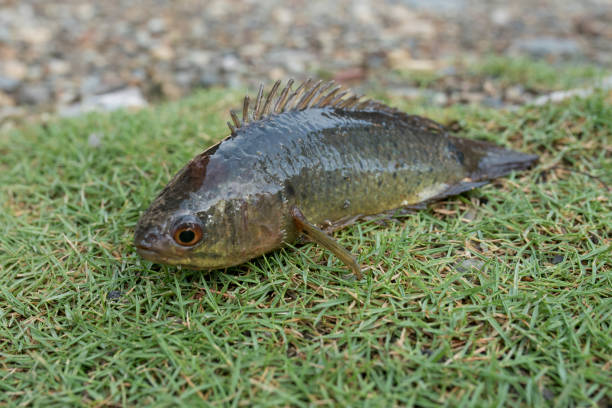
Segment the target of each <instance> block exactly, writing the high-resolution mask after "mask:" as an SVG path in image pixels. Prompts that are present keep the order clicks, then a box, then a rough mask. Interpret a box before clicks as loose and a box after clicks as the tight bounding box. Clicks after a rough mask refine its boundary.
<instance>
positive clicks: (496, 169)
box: [453, 137, 539, 181]
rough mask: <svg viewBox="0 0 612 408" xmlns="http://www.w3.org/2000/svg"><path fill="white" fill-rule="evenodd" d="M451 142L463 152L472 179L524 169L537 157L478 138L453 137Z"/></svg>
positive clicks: (489, 178)
mask: <svg viewBox="0 0 612 408" xmlns="http://www.w3.org/2000/svg"><path fill="white" fill-rule="evenodd" d="M453 142H454V144H455V145H456V146H457V148H458V149H459V150H460V151H461V152H462V153H463V157H465V160H466V166H467V168H468V170H469V171H470V172H471V174H470V177H471V179H472V180H474V181H479V180H491V179H494V178H497V177H501V176H505V175H506V174H508V173H510V172H511V171H513V170H525V169H527V168H529V167H531V166H532V165H533V164H534V163H535V162H536V161H537V160H538V159H539V157H538V156H537V155H535V154H526V153H521V152H517V151H516V150H510V149H506V148H503V147H500V146H498V145H495V144H493V143H489V142H483V141H480V140H470V139H462V138H454V137H453Z"/></svg>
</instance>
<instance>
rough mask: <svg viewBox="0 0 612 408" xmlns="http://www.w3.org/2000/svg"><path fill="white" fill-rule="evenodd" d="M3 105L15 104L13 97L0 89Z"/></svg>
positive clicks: (0, 99)
mask: <svg viewBox="0 0 612 408" xmlns="http://www.w3.org/2000/svg"><path fill="white" fill-rule="evenodd" d="M2 106H15V101H14V100H13V98H11V97H10V96H8V95H7V94H5V93H4V92H2V91H0V107H2Z"/></svg>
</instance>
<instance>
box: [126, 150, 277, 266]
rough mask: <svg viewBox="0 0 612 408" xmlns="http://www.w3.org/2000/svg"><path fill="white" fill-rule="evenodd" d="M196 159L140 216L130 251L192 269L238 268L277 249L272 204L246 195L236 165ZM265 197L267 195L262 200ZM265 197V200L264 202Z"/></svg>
mask: <svg viewBox="0 0 612 408" xmlns="http://www.w3.org/2000/svg"><path fill="white" fill-rule="evenodd" d="M206 153H207V152H205V153H203V154H201V155H199V156H196V157H195V158H194V159H193V160H191V162H189V164H187V166H185V167H184V168H183V169H182V170H181V171H180V172H179V173H178V174H177V175H176V176H175V177H174V178H173V179H172V181H170V183H169V184H168V185H167V186H166V187H165V188H164V189H163V190H162V191H161V193H160V194H159V195H158V196H157V198H156V199H155V200H154V201H153V203H152V204H151V206H150V207H149V208H148V209H147V210H146V211H145V212H144V213H143V214H142V216H141V218H140V219H139V221H138V224H137V225H136V229H135V232H134V246H135V247H136V250H137V252H138V253H139V254H140V255H141V256H142V257H143V258H145V259H147V260H150V261H153V262H156V263H164V264H169V265H181V266H184V267H187V268H190V269H200V270H209V269H219V268H226V267H230V266H234V265H238V264H241V263H243V262H246V261H248V260H249V259H252V258H254V257H256V256H259V255H261V254H263V253H265V252H267V251H269V250H271V249H274V248H276V247H278V245H280V243H281V241H282V239H283V238H284V235H283V233H284V231H283V230H282V225H280V222H281V221H279V217H275V216H273V215H272V214H271V212H272V211H273V210H274V209H276V208H277V206H276V205H275V204H276V203H277V202H276V201H275V200H272V202H270V200H269V199H268V200H266V199H265V197H264V198H262V197H259V196H257V195H254V194H252V193H244V192H245V191H246V190H245V189H246V188H248V185H246V184H241V183H238V182H236V179H237V178H239V177H236V176H235V174H233V173H232V172H233V170H232V169H237V167H238V165H237V163H236V162H232V163H228V162H227V161H223V160H220V159H212V158H211V157H210V156H209V155H208V154H206ZM266 197H267V196H266ZM268 198H269V197H268Z"/></svg>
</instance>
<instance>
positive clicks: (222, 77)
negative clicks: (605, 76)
mask: <svg viewBox="0 0 612 408" xmlns="http://www.w3.org/2000/svg"><path fill="white" fill-rule="evenodd" d="M491 56H495V57H491ZM478 58H481V59H482V58H488V60H487V61H488V63H492V62H491V61H496V60H495V58H498V59H497V63H502V64H505V63H507V61H513V60H515V59H516V60H519V61H520V59H521V58H530V59H534V58H535V59H541V60H542V61H544V62H546V63H547V64H552V65H554V64H559V63H566V62H567V61H579V62H581V63H583V62H587V63H589V64H592V65H594V66H602V67H609V66H612V0H584V1H580V2H578V1H562V0H557V1H554V0H550V1H546V0H515V1H512V2H508V1H475V0H340V1H317V0H307V1H302V0H291V1H280V0H265V1H262V0H258V1H250V0H209V1H205V0H182V1H170V0H168V1H162V0H105V1H91V0H66V1H51V0H0V120H7V119H11V118H16V117H24V116H25V117H27V116H28V115H32V114H34V113H40V112H56V113H59V114H60V115H66V116H68V115H74V114H79V113H81V112H84V111H88V110H92V109H109V110H110V109H114V108H115V107H120V106H144V105H146V104H150V103H153V102H156V101H160V100H168V99H170V100H171V99H176V98H180V97H182V96H184V95H187V94H190V93H192V92H194V91H195V90H197V89H201V88H207V87H212V86H227V87H232V88H236V87H240V88H242V87H251V89H252V87H254V85H255V84H256V83H259V82H266V83H269V82H271V81H272V80H275V79H286V78H289V77H295V78H297V79H303V78H305V77H308V76H316V77H322V78H326V79H332V78H333V79H336V80H338V81H339V82H341V83H344V84H347V85H350V86H354V87H356V88H357V89H359V90H366V91H367V90H369V89H380V87H384V88H385V89H391V90H392V91H393V92H395V93H397V94H398V95H401V96H403V97H407V98H410V97H413V96H414V95H420V96H422V93H423V92H424V91H423V89H422V88H423V87H422V86H421V85H422V82H423V81H422V79H423V78H424V77H426V78H430V79H431V81H430V82H429V83H428V85H430V86H428V87H427V88H428V89H427V91H426V92H428V93H427V96H428V98H429V99H430V100H431V101H432V103H435V104H439V105H447V104H451V103H457V102H460V103H484V104H488V105H492V106H497V105H499V106H503V105H504V104H506V103H521V102H524V100H527V99H529V98H533V97H534V96H536V95H537V94H538V92H539V91H540V90H539V89H538V86H537V84H534V85H533V87H525V86H523V85H521V86H514V87H513V86H512V85H511V84H509V85H508V84H506V85H507V86H506V85H503V86H501V85H499V86H498V85H497V84H493V85H491V84H490V83H487V81H486V80H483V79H481V78H478V77H474V76H473V75H465V74H464V69H463V68H462V67H464V66H465V65H469V64H470V61H473V60H474V59H478ZM491 58H493V59H491ZM499 58H501V59H499ZM493 63H494V62H493ZM406 73H415V74H414V75H407V74H406ZM414 78H417V79H418V80H415V79H414ZM419 81H420V82H419Z"/></svg>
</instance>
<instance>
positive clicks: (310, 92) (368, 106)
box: [228, 78, 398, 135]
mask: <svg viewBox="0 0 612 408" xmlns="http://www.w3.org/2000/svg"><path fill="white" fill-rule="evenodd" d="M293 84H294V80H293V79H289V80H288V81H287V84H286V85H285V87H284V88H283V89H282V90H281V91H280V92H279V88H280V85H281V81H276V82H275V83H274V85H273V86H272V89H271V90H270V92H269V93H268V95H267V96H266V97H265V99H264V86H263V84H262V85H260V86H259V90H258V92H257V98H256V99H255V104H254V105H253V104H251V100H250V98H249V96H248V95H247V96H245V97H244V101H243V104H242V122H241V121H240V119H239V117H238V115H237V114H236V113H235V112H234V111H230V115H231V118H232V121H231V122H228V126H229V128H230V131H231V132H232V135H234V134H235V133H236V130H237V129H239V128H241V127H243V126H245V125H247V124H248V123H249V122H255V121H258V120H261V119H263V118H265V117H267V116H269V115H274V114H279V113H283V112H288V111H300V110H305V109H309V108H325V107H330V108H336V109H343V110H351V111H361V110H378V111H383V112H388V113H396V112H398V111H397V110H396V109H394V108H391V107H389V106H387V105H385V104H383V103H381V102H378V101H374V100H371V99H365V100H362V96H359V95H356V94H355V93H353V92H351V90H349V89H345V88H343V87H342V85H338V84H336V83H335V82H334V81H327V82H323V81H313V80H312V79H310V78H309V79H307V80H306V81H304V82H302V83H301V84H300V85H299V86H298V87H297V89H296V90H295V91H292V89H291V88H292V86H293ZM277 95H278V96H277Z"/></svg>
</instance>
